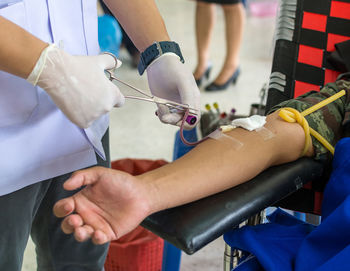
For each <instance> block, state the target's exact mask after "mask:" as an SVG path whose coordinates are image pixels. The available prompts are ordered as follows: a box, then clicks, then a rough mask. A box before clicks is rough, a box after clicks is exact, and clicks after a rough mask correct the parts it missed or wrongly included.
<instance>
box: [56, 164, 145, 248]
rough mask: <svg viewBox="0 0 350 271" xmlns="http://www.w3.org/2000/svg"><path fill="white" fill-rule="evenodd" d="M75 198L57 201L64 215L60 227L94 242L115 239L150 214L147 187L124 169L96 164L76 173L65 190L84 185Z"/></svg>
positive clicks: (76, 237) (59, 214) (59, 215)
mask: <svg viewBox="0 0 350 271" xmlns="http://www.w3.org/2000/svg"><path fill="white" fill-rule="evenodd" d="M85 185H86V187H85V188H83V189H82V190H81V191H80V192H78V193H76V194H75V195H73V196H72V197H69V198H65V199H62V200H60V201H58V202H57V203H56V204H55V206H54V213H55V215H56V216H58V217H65V218H64V220H63V222H62V224H61V227H62V230H63V231H64V232H65V233H67V234H70V233H74V236H75V239H77V240H78V241H81V242H82V241H85V240H87V239H89V238H91V239H92V241H93V242H94V243H95V244H103V243H106V242H108V241H111V240H115V239H118V238H120V237H121V236H123V235H124V234H126V233H128V232H129V231H131V230H133V229H134V228H135V227H137V226H138V225H139V224H140V223H141V221H142V220H143V219H144V218H145V217H146V216H147V215H149V206H148V201H147V196H149V195H150V193H148V192H149V191H146V190H145V188H146V186H144V185H143V183H142V182H139V181H138V179H136V178H135V177H133V176H131V175H130V174H127V173H125V172H121V171H117V170H111V169H107V168H102V167H94V168H90V169H87V170H82V171H78V172H76V173H74V174H73V175H72V177H71V178H70V179H69V180H67V181H66V182H65V183H64V188H65V189H66V190H75V189H77V188H80V187H82V186H85Z"/></svg>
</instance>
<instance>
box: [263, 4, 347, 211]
mask: <svg viewBox="0 0 350 271" xmlns="http://www.w3.org/2000/svg"><path fill="white" fill-rule="evenodd" d="M275 38H276V43H275V44H276V45H275V51H274V58H273V65H272V72H271V76H270V83H269V90H268V98H267V105H266V107H267V111H268V110H269V109H270V108H271V107H272V106H274V105H276V104H278V103H280V102H282V101H284V100H287V99H291V98H295V97H298V96H299V95H302V94H304V93H306V92H308V91H310V90H320V89H321V88H322V87H323V85H325V84H327V83H329V82H334V81H335V80H336V78H337V76H338V75H339V73H340V72H339V70H338V67H337V66H336V65H334V62H332V61H331V60H330V55H331V54H332V52H334V51H335V50H336V47H337V44H339V43H342V42H345V41H349V40H350V0H337V1H334V0H317V1H316V0H295V1H293V0H282V2H281V6H280V10H279V17H278V23H277V28H276V35H275ZM348 47H350V43H349V46H348ZM347 52H349V53H350V48H348V49H347ZM348 57H350V55H348ZM324 185H325V181H320V182H314V183H309V184H307V185H306V186H304V187H303V188H302V189H300V190H298V191H297V192H296V193H294V194H293V195H291V196H289V197H287V198H286V199H284V200H282V201H280V202H279V203H278V205H279V206H282V207H286V208H288V209H293V210H296V211H301V212H308V213H315V214H320V211H321V201H322V190H323V188H324Z"/></svg>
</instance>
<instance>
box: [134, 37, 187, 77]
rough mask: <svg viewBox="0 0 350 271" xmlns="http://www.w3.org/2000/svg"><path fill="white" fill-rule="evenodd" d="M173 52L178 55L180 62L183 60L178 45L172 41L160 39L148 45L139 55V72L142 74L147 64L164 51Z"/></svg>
mask: <svg viewBox="0 0 350 271" xmlns="http://www.w3.org/2000/svg"><path fill="white" fill-rule="evenodd" d="M169 52H170V53H174V54H176V55H178V56H179V57H180V60H181V62H182V63H184V62H185V60H184V58H183V56H182V54H181V50H180V46H179V45H178V44H177V43H176V42H174V41H160V42H155V43H153V44H152V45H151V46H149V47H148V48H147V49H146V50H145V51H143V52H142V53H141V55H140V62H139V64H138V66H137V69H138V70H139V74H140V75H142V74H143V73H144V71H145V70H146V68H147V67H148V65H149V64H150V63H151V62H152V61H153V60H155V59H156V58H157V57H160V56H161V55H162V54H164V53H169Z"/></svg>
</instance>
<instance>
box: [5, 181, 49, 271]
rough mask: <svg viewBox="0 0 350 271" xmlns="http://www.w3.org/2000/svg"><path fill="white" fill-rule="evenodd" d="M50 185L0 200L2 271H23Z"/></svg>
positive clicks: (46, 183)
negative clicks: (34, 221)
mask: <svg viewBox="0 0 350 271" xmlns="http://www.w3.org/2000/svg"><path fill="white" fill-rule="evenodd" d="M49 186H50V181H44V182H40V183H36V184H32V185H29V186H27V187H24V188H22V189H20V190H18V191H15V192H13V193H10V194H7V195H4V196H1V197H0V206H1V212H0V221H1V223H0V231H1V235H0V270H11V271H21V269H22V262H23V254H24V250H25V248H26V246H27V242H28V238H29V234H30V229H31V225H32V220H33V218H34V216H35V213H36V211H37V209H38V207H39V205H40V203H41V202H42V199H43V197H44V195H45V194H46V191H47V190H48V188H49Z"/></svg>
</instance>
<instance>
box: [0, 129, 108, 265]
mask: <svg viewBox="0 0 350 271" xmlns="http://www.w3.org/2000/svg"><path fill="white" fill-rule="evenodd" d="M108 141H109V140H108V132H107V133H106V134H105V136H104V137H103V140H102V142H103V145H104V148H105V152H106V156H107V161H103V160H102V159H100V158H99V157H98V158H97V159H98V165H100V166H105V167H109V165H110V158H109V147H108V145H109V142H108ZM70 175H71V173H69V174H65V175H62V176H59V177H56V178H52V179H49V180H46V181H42V182H40V183H36V184H33V185H30V186H27V187H25V188H23V189H20V190H18V191H15V192H13V193H11V194H7V195H4V196H1V197H0V210H1V211H0V270H4V271H5V270H8V271H20V270H21V266H22V261H23V253H24V250H25V248H26V245H27V242H28V238H29V235H31V237H32V239H33V241H34V243H35V245H36V254H37V263H38V269H37V270H38V271H101V270H102V269H103V265H104V262H105V258H106V255H107V252H108V244H106V245H99V246H97V245H94V244H93V243H92V242H90V241H88V242H84V243H79V242H77V241H75V239H74V237H73V236H72V235H66V234H64V233H63V232H62V230H61V228H60V224H61V220H62V219H58V218H56V217H55V216H54V215H53V212H52V208H53V205H54V204H55V203H56V202H57V201H58V200H59V199H62V198H65V197H68V196H70V195H72V194H74V193H76V191H65V190H64V189H63V187H62V185H63V183H64V181H65V180H67V179H68V178H69V176H70Z"/></svg>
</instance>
